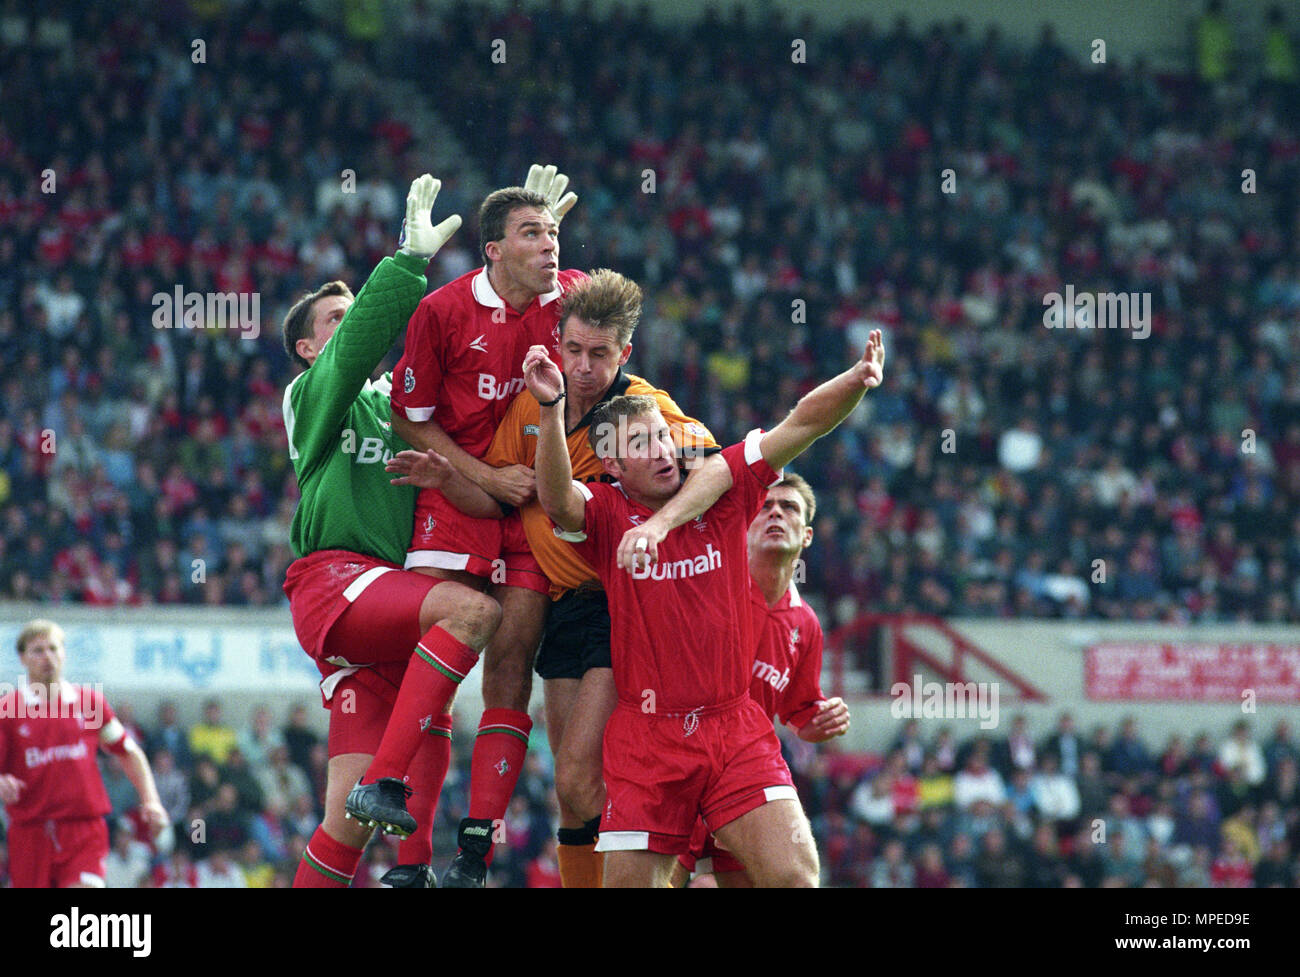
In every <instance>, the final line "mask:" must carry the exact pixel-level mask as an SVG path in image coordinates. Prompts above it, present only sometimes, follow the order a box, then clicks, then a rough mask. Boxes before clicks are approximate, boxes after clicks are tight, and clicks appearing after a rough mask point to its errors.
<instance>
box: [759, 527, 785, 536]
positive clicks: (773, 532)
mask: <svg viewBox="0 0 1300 977" xmlns="http://www.w3.org/2000/svg"><path fill="white" fill-rule="evenodd" d="M763 535H764V536H780V537H784V536H785V529H784V527H782V526H768V527H767V529H766V530H765V531H764V532H763Z"/></svg>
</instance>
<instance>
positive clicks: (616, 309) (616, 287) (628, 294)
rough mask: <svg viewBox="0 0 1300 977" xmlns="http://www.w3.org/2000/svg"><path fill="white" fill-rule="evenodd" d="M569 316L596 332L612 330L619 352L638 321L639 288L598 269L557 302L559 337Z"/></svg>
mask: <svg viewBox="0 0 1300 977" xmlns="http://www.w3.org/2000/svg"><path fill="white" fill-rule="evenodd" d="M570 316H575V317H577V318H579V319H581V320H582V321H583V322H585V323H587V325H589V326H591V327H593V328H595V329H610V330H613V332H614V342H615V345H616V346H617V347H618V348H619V349H622V348H623V347H624V346H626V345H627V344H628V343H629V342H630V341H631V339H632V333H633V332H635V331H636V324H637V322H639V321H640V319H641V286H640V285H638V284H637V283H636V282H634V281H632V279H630V278H627V277H625V276H623V275H620V274H619V273H618V272H616V271H610V270H609V269H608V268H598V269H596V270H595V271H593V272H592V273H591V277H590V278H588V279H585V280H584V281H580V282H577V283H576V284H574V285H573V286H572V287H571V288H570V289H569V290H568V291H567V292H565V293H564V298H562V299H560V335H561V336H563V335H564V324H565V323H566V322H567V321H568V319H569V317H570Z"/></svg>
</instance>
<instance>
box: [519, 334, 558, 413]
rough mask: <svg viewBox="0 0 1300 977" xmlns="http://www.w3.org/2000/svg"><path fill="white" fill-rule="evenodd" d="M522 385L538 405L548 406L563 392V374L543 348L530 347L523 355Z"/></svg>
mask: <svg viewBox="0 0 1300 977" xmlns="http://www.w3.org/2000/svg"><path fill="white" fill-rule="evenodd" d="M524 383H525V384H527V385H528V392H529V393H531V394H532V395H533V396H534V397H536V398H537V402H538V403H539V404H549V403H550V402H551V401H553V400H554V399H555V398H556V397H558V396H560V394H561V393H563V392H564V374H563V373H561V372H560V368H559V367H558V366H556V365H555V361H554V360H552V359H551V355H550V353H548V352H547V351H546V347H545V346H532V347H530V348H529V350H528V352H527V354H525V356H524Z"/></svg>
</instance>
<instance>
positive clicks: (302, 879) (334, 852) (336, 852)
mask: <svg viewBox="0 0 1300 977" xmlns="http://www.w3.org/2000/svg"><path fill="white" fill-rule="evenodd" d="M360 861H361V849H360V848H351V847H349V846H348V845H345V844H343V842H341V841H335V840H334V839H333V838H331V837H330V836H329V835H328V834H326V833H325V828H324V826H323V825H322V826H321V827H319V828H317V829H316V831H315V833H313V834H312V836H311V841H309V842H307V848H306V849H305V850H304V851H303V853H302V861H300V862H299V863H298V871H297V872H296V873H295V874H294V877H293V887H294V888H295V889H346V888H347V887H348V886H350V885H351V884H352V877H353V876H354V875H356V874H357V863H358V862H360Z"/></svg>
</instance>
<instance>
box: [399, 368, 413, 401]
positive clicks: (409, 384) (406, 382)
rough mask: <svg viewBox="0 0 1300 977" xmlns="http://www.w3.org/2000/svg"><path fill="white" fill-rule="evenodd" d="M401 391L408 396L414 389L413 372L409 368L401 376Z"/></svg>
mask: <svg viewBox="0 0 1300 977" xmlns="http://www.w3.org/2000/svg"><path fill="white" fill-rule="evenodd" d="M402 389H403V390H404V391H406V392H407V393H408V394H409V393H410V392H411V391H413V390H414V389H415V371H414V370H412V369H411V368H410V367H409V366H408V367H407V368H406V372H405V373H403V374H402Z"/></svg>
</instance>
